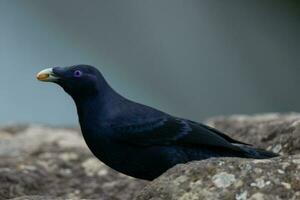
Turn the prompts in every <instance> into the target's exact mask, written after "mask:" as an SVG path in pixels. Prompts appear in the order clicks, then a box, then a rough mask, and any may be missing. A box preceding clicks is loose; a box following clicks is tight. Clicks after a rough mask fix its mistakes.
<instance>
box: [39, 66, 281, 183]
mask: <svg viewBox="0 0 300 200" xmlns="http://www.w3.org/2000/svg"><path fill="white" fill-rule="evenodd" d="M37 79H38V80H40V81H44V82H53V83H56V84H58V85H59V86H61V87H62V88H63V90H64V91H65V92H66V93H68V94H69V95H70V96H71V97H72V99H73V100H74V102H75V105H76V109H77V114H78V120H79V124H80V128H81V132H82V135H83V138H84V140H85V142H86V144H87V146H88V147H89V149H90V150H91V152H92V153H93V154H94V156H96V157H97V158H98V159H99V160H100V161H102V162H103V163H105V164H106V165H108V166H109V167H111V168H112V169H114V170H116V171H118V172H121V173H123V174H126V175H128V176H132V177H135V178H139V179H145V180H153V179H155V178H157V177H159V176H160V175H161V174H163V173H164V172H165V171H167V170H168V169H170V168H172V167H173V166H175V165H177V164H183V163H188V162H190V161H196V160H206V159H209V158H218V157H239V158H253V159H267V158H272V157H276V156H278V155H277V154H276V153H273V152H270V151H266V150H263V149H258V148H255V147H253V146H252V145H250V144H247V143H244V142H241V141H238V140H235V139H233V138H231V137H229V136H228V135H226V134H225V133H223V132H221V131H219V130H217V129H215V128H213V127H210V126H207V125H205V124H202V123H198V122H195V121H192V120H188V119H184V118H181V117H176V116H173V115H170V114H168V113H166V112H163V111H160V110H158V109H155V108H152V107H150V106H146V105H143V104H140V103H137V102H134V101H132V100H129V99H127V98H125V97H123V96H122V95H120V94H119V93H118V92H116V91H115V90H114V89H113V88H112V87H111V86H110V85H109V84H108V82H107V81H106V80H105V78H104V76H103V75H102V73H101V72H100V71H99V70H98V69H97V68H96V67H93V66H91V65H85V64H80V65H72V66H66V67H53V68H47V69H44V70H42V71H40V72H39V73H38V74H37ZM199 173H201V172H199Z"/></svg>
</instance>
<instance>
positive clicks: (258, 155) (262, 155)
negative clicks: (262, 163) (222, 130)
mask: <svg viewBox="0 0 300 200" xmlns="http://www.w3.org/2000/svg"><path fill="white" fill-rule="evenodd" d="M238 146H239V147H240V148H241V149H242V150H243V151H244V154H245V156H247V157H248V158H255V159H266V158H273V157H277V156H279V154H277V153H274V152H271V151H267V150H264V149H259V148H254V147H251V146H247V145H238Z"/></svg>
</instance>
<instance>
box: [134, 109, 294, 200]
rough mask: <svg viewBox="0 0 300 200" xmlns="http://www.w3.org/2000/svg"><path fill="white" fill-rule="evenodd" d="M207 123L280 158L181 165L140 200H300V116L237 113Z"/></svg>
mask: <svg viewBox="0 0 300 200" xmlns="http://www.w3.org/2000/svg"><path fill="white" fill-rule="evenodd" d="M207 124H209V125H211V126H214V127H216V128H218V129H219V130H222V131H224V132H226V133H227V134H228V135H230V136H232V137H234V138H235V139H239V140H241V141H244V142H248V143H250V144H253V145H255V146H256V147H260V148H265V149H268V150H271V151H274V152H277V153H280V154H281V155H282V156H281V157H278V158H273V159H266V160H255V159H240V158H218V159H217V158H213V159H208V160H204V161H194V162H190V163H187V164H181V165H177V166H175V167H174V168H172V169H170V170H168V171H167V172H166V173H165V174H163V175H162V176H160V177H159V178H157V179H156V180H154V181H153V182H151V183H150V184H149V185H147V186H146V187H145V188H144V189H143V190H142V192H140V193H139V194H138V196H137V199H138V200H163V199H170V200H172V199H176V200H177V199H178V200H198V199H199V200H201V199H211V200H215V199H222V200H223V199H224V200H232V199H235V200H246V199H248V200H283V199H291V200H296V199H300V154H299V153H300V115H299V114H296V113H292V114H286V115H280V114H264V115H255V116H244V115H236V116H230V117H218V118H213V119H209V120H208V121H207Z"/></svg>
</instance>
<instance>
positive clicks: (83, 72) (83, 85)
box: [37, 65, 106, 99]
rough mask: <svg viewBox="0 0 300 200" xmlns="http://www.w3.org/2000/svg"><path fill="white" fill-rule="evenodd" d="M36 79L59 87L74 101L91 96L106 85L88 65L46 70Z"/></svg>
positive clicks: (101, 77)
mask: <svg viewBox="0 0 300 200" xmlns="http://www.w3.org/2000/svg"><path fill="white" fill-rule="evenodd" d="M37 79H38V80H40V81H44V82H53V83H56V84H58V85H60V86H61V87H62V88H63V89H64V90H65V91H66V92H67V93H68V94H70V95H71V96H72V97H73V98H74V99H76V98H84V97H87V96H93V95H95V94H97V93H98V92H99V90H101V88H103V87H104V85H105V84H106V82H105V80H104V78H103V76H102V75H101V73H100V72H99V71H98V70H97V69H96V68H95V67H92V66H89V65H74V66H70V67H54V68H47V69H44V70H42V71H40V72H39V73H38V74H37Z"/></svg>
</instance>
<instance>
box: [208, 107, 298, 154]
mask: <svg viewBox="0 0 300 200" xmlns="http://www.w3.org/2000/svg"><path fill="white" fill-rule="evenodd" d="M206 123H207V124H208V125H211V126H213V127H215V128H217V129H219V130H221V131H223V132H225V133H226V134H228V135H230V136H231V137H233V138H235V139H238V140H241V141H244V142H247V143H249V144H253V145H255V146H256V147H260V148H264V149H267V150H271V151H273V152H276V153H279V154H281V155H291V154H297V153H300V114H298V113H290V114H276V113H270V114H263V115H253V116H247V115H235V116H229V117H217V118H212V119H209V120H207V122H206Z"/></svg>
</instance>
